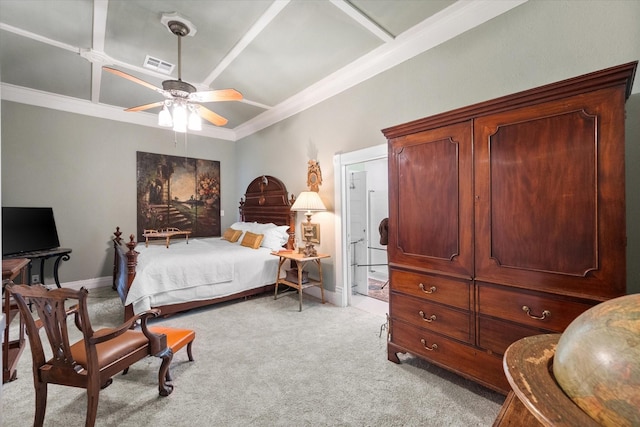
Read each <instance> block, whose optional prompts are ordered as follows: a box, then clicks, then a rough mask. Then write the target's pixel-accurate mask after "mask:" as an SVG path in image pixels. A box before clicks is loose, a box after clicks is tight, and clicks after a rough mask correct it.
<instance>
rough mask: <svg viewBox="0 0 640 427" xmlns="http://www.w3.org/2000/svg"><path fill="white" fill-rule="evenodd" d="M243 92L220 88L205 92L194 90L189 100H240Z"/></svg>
mask: <svg viewBox="0 0 640 427" xmlns="http://www.w3.org/2000/svg"><path fill="white" fill-rule="evenodd" d="M241 99H242V94H241V93H240V92H238V91H237V90H235V89H219V90H209V91H204V92H194V93H192V94H190V95H189V100H191V101H197V102H219V101H240V100H241Z"/></svg>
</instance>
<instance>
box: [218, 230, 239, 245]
mask: <svg viewBox="0 0 640 427" xmlns="http://www.w3.org/2000/svg"><path fill="white" fill-rule="evenodd" d="M240 236H242V230H234V229H233V228H227V229H226V230H225V232H224V234H223V235H222V240H228V241H230V242H231V243H235V242H237V241H238V239H239V238H240Z"/></svg>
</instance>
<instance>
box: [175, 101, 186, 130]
mask: <svg viewBox="0 0 640 427" xmlns="http://www.w3.org/2000/svg"><path fill="white" fill-rule="evenodd" d="M173 130H174V131H176V132H181V133H185V132H186V131H187V109H186V108H185V106H184V105H182V104H176V105H175V106H174V107H173Z"/></svg>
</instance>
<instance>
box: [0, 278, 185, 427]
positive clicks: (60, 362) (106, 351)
mask: <svg viewBox="0 0 640 427" xmlns="http://www.w3.org/2000/svg"><path fill="white" fill-rule="evenodd" d="M7 289H8V291H9V292H11V294H12V296H13V298H14V299H15V301H16V303H17V304H18V307H19V309H20V314H21V316H22V318H23V319H24V322H25V324H26V328H27V334H28V336H29V343H30V345H31V355H32V358H33V382H34V386H35V398H36V412H35V418H34V426H42V425H43V422H44V416H45V411H46V405H47V384H49V383H52V384H59V385H66V386H70V387H80V388H85V389H86V390H87V417H86V424H85V425H86V426H88V427H90V426H93V425H94V424H95V421H96V415H97V410H98V396H99V393H100V389H103V388H105V387H107V386H109V385H110V384H111V383H112V381H113V380H112V377H113V376H114V375H115V374H117V373H119V372H124V371H126V370H127V369H128V367H129V366H131V365H132V364H133V363H135V362H137V361H139V360H141V359H143V358H145V357H147V356H150V355H153V356H156V357H160V358H162V364H161V367H160V372H159V373H158V383H159V386H158V388H159V392H160V395H161V396H168V395H169V394H171V392H172V391H173V386H172V385H170V384H167V383H166V378H167V377H168V372H169V365H170V363H171V359H172V357H173V352H172V351H171V348H169V347H168V346H167V338H166V335H164V334H154V333H152V332H151V331H150V330H149V329H148V328H147V319H148V318H150V317H155V316H158V314H159V313H160V312H159V310H149V311H146V312H143V313H140V314H138V315H136V316H134V317H131V318H130V319H128V320H127V321H125V322H124V323H123V324H122V325H120V326H118V327H115V328H104V329H99V330H97V331H94V330H93V328H92V327H91V321H90V318H89V312H88V308H87V296H88V291H87V290H86V289H84V288H83V289H81V290H79V291H77V290H71V289H65V288H62V289H54V290H48V289H47V288H45V287H44V286H40V285H34V286H26V285H9V286H7ZM68 300H71V301H72V302H73V301H77V304H75V305H73V306H72V307H71V308H68V309H67V308H65V302H67V301H68ZM30 305H31V306H32V307H35V309H36V310H37V313H38V315H39V319H37V320H36V319H34V317H33V315H32V313H31V310H30ZM70 315H73V316H74V323H75V325H76V327H77V328H78V329H79V330H80V331H81V332H82V335H83V338H82V339H81V340H79V341H77V342H76V343H74V344H71V343H70V342H69V332H68V328H67V317H68V316H70ZM138 322H140V326H141V331H140V330H133V327H134V326H135V325H136V323H138ZM41 328H43V329H44V330H45V332H46V337H47V339H48V341H49V343H50V345H51V351H52V356H51V358H50V359H48V360H47V358H46V357H45V352H44V346H43V343H42V340H41V337H40V329H41Z"/></svg>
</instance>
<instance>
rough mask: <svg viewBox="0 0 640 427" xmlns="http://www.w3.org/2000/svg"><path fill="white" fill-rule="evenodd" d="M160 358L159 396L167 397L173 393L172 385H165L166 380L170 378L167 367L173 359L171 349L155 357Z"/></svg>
mask: <svg viewBox="0 0 640 427" xmlns="http://www.w3.org/2000/svg"><path fill="white" fill-rule="evenodd" d="M157 357H161V358H162V364H161V365H160V372H158V390H159V392H160V396H169V395H170V394H171V392H172V391H173V385H171V384H167V382H166V381H167V378H171V375H170V374H169V366H170V365H171V359H173V351H171V348H167V349H166V350H165V351H164V352H163V353H161V354H159V355H157Z"/></svg>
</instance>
